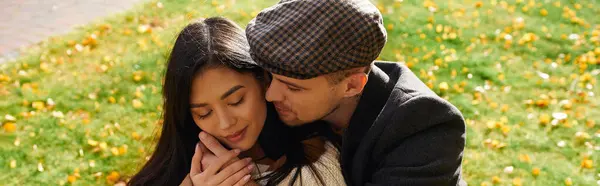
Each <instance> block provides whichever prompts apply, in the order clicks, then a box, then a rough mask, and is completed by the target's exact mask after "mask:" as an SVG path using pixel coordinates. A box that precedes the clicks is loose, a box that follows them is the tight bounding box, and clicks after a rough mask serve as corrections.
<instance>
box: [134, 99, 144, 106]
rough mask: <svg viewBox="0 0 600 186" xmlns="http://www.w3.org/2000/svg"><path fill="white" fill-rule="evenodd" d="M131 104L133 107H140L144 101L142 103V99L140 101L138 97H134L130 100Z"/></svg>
mask: <svg viewBox="0 0 600 186" xmlns="http://www.w3.org/2000/svg"><path fill="white" fill-rule="evenodd" d="M132 105H133V108H141V107H142V106H144V103H142V101H140V100H138V99H134V100H133V101H132Z"/></svg>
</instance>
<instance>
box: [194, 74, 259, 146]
mask: <svg viewBox="0 0 600 186" xmlns="http://www.w3.org/2000/svg"><path fill="white" fill-rule="evenodd" d="M262 92H263V90H262V86H261V84H260V83H259V82H258V80H256V78H254V77H253V76H252V74H251V73H244V74H243V73H239V72H236V71H234V70H232V69H229V68H224V67H217V68H210V69H206V70H203V71H201V73H200V74H198V75H197V76H196V77H194V79H193V81H192V90H191V94H190V107H191V109H190V110H191V113H192V116H193V118H194V122H195V123H196V125H198V127H200V128H201V129H202V130H203V131H205V132H207V133H209V134H210V135H212V136H214V137H215V138H217V139H218V140H219V141H220V142H221V143H223V144H225V145H226V146H228V147H230V148H232V149H240V150H241V151H246V150H249V149H250V148H252V147H253V146H254V144H256V141H257V139H258V135H259V134H260V131H261V130H262V128H263V126H264V123H265V119H266V116H267V113H266V112H267V110H266V102H265V100H264V94H263V93H262ZM240 132H241V133H243V134H242V139H241V140H236V141H232V139H231V138H230V137H231V136H235V135H236V134H239V133H240Z"/></svg>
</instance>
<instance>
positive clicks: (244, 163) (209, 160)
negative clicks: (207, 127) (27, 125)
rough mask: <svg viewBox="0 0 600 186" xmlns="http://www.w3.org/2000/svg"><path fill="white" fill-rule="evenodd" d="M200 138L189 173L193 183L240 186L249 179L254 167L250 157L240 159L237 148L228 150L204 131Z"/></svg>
mask: <svg viewBox="0 0 600 186" xmlns="http://www.w3.org/2000/svg"><path fill="white" fill-rule="evenodd" d="M200 140H201V142H202V143H198V144H197V145H196V151H195V153H194V156H193V157H192V165H191V169H190V174H189V177H190V180H191V182H192V184H193V185H197V186H198V185H222V186H230V185H240V186H241V185H245V184H247V183H248V182H249V181H250V173H251V172H252V169H253V168H254V167H253V165H252V164H250V163H251V161H252V159H250V158H245V159H242V160H240V159H239V158H238V157H237V156H238V155H239V153H240V151H239V150H238V149H234V150H231V151H229V150H227V149H225V148H224V147H223V146H222V145H221V144H220V143H219V142H218V141H217V140H216V139H215V138H214V137H212V136H210V135H208V134H206V133H204V132H202V133H201V134H200ZM186 180H187V179H186ZM184 182H185V180H184Z"/></svg>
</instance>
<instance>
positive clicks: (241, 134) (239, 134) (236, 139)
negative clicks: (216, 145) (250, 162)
mask: <svg viewBox="0 0 600 186" xmlns="http://www.w3.org/2000/svg"><path fill="white" fill-rule="evenodd" d="M247 128H248V127H244V129H242V130H240V131H237V132H236V133H233V134H232V135H229V136H226V137H225V138H226V139H227V140H229V141H230V142H233V143H237V142H239V141H241V140H242V139H244V134H246V129H247Z"/></svg>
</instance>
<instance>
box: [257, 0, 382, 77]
mask: <svg viewBox="0 0 600 186" xmlns="http://www.w3.org/2000/svg"><path fill="white" fill-rule="evenodd" d="M246 36H247V38H248V42H249V43H250V54H251V56H252V59H254V61H256V62H257V63H258V64H259V65H260V66H261V67H263V68H264V69H266V70H268V71H269V72H271V73H274V74H279V75H284V76H287V77H292V78H297V79H310V78H313V77H317V76H319V75H324V74H329V73H332V72H337V71H341V70H346V69H350V68H355V67H362V66H367V65H369V64H371V63H372V62H373V61H374V60H375V59H376V58H377V56H379V53H380V52H381V50H382V48H383V46H384V45H385V42H386V37H387V33H386V31H385V28H384V27H383V20H382V16H381V13H380V12H379V10H378V9H377V8H376V7H375V6H374V5H373V4H372V3H371V2H370V1H369V0H282V1H280V2H279V3H278V4H276V5H274V6H272V7H269V8H267V9H264V10H263V11H261V12H260V13H259V14H258V15H257V16H256V18H254V19H253V20H252V21H251V22H250V23H249V24H248V26H247V28H246Z"/></svg>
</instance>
